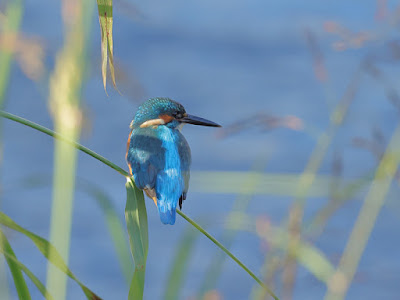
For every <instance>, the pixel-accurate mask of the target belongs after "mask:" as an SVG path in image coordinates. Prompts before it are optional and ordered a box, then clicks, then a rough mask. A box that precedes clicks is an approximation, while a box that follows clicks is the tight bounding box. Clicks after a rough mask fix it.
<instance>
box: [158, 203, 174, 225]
mask: <svg viewBox="0 0 400 300" xmlns="http://www.w3.org/2000/svg"><path fill="white" fill-rule="evenodd" d="M157 204H158V205H157V206H158V213H159V215H160V219H161V222H163V223H164V224H171V225H174V224H175V216H176V207H173V206H172V205H171V203H168V202H166V201H158V203H157Z"/></svg>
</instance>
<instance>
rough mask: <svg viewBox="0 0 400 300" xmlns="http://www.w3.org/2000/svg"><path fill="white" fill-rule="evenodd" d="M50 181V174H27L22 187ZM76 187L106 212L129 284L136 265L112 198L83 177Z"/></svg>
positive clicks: (38, 185)
mask: <svg viewBox="0 0 400 300" xmlns="http://www.w3.org/2000/svg"><path fill="white" fill-rule="evenodd" d="M50 181H51V177H50V176H48V175H45V174H42V175H41V174H35V175H32V176H27V177H26V178H25V179H23V180H22V182H23V184H22V188H36V187H41V186H47V185H49V182H50ZM18 187H21V183H18ZM76 188H77V190H80V191H82V192H84V193H87V194H88V195H89V196H91V197H93V199H95V201H96V204H97V205H98V206H99V208H100V210H101V211H102V213H103V214H104V217H105V221H106V225H107V228H108V231H109V232H110V236H111V239H112V241H113V244H114V248H115V251H116V253H117V258H118V260H119V263H120V265H121V269H122V272H123V274H124V277H125V279H126V282H127V284H128V285H129V284H130V282H131V279H132V275H133V269H134V265H133V263H132V257H131V253H130V251H129V248H128V247H127V246H128V241H127V238H126V231H125V224H124V223H123V222H122V220H121V219H120V218H119V214H118V213H117V211H116V208H115V206H114V204H113V202H112V199H111V198H110V196H109V195H108V194H107V193H106V192H105V191H104V190H103V189H102V188H101V187H100V186H98V185H96V184H94V183H92V182H90V181H88V180H85V179H83V178H77V182H76Z"/></svg>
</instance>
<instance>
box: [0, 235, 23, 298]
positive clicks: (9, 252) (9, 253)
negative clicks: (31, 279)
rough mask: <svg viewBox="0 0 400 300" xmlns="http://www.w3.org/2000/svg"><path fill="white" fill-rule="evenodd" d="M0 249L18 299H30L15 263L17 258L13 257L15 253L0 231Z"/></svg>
mask: <svg viewBox="0 0 400 300" xmlns="http://www.w3.org/2000/svg"><path fill="white" fill-rule="evenodd" d="M0 248H1V250H2V252H3V253H4V254H5V255H4V257H5V259H6V261H7V264H8V267H9V268H10V271H11V275H12V277H13V279H14V285H15V289H16V290H17V293H18V298H19V299H21V300H28V299H31V295H30V293H29V289H28V286H27V285H26V282H25V278H24V275H22V272H21V269H20V268H19V265H18V264H17V263H15V260H17V257H16V256H15V253H14V251H13V249H12V248H11V245H10V243H9V242H8V239H7V238H6V236H5V235H4V234H3V232H2V231H1V230H0Z"/></svg>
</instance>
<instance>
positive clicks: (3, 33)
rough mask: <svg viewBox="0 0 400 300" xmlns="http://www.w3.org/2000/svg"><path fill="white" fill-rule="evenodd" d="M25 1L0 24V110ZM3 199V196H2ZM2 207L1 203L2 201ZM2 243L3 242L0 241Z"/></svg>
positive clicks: (0, 286)
mask: <svg viewBox="0 0 400 300" xmlns="http://www.w3.org/2000/svg"><path fill="white" fill-rule="evenodd" d="M23 8H24V6H23V1H22V0H13V1H9V2H8V3H7V6H6V9H5V13H4V16H5V18H4V20H3V22H2V23H1V24H0V37H2V38H3V39H4V40H7V45H8V47H9V48H7V47H6V46H5V45H3V47H2V48H0V66H1V67H0V109H4V107H5V99H6V97H5V95H6V90H7V86H8V82H9V78H10V73H11V65H12V61H13V52H14V49H13V46H14V45H15V41H16V39H17V34H18V31H19V27H20V24H21V20H22V15H23ZM2 140H3V122H2V121H1V120H0V164H2V161H3V145H2ZM0 197H1V195H0ZM0 199H1V198H0ZM0 205H1V201H0ZM0 242H2V241H0ZM0 298H1V299H5V300H6V299H9V298H10V296H9V291H8V282H7V273H6V272H5V262H4V260H3V259H0Z"/></svg>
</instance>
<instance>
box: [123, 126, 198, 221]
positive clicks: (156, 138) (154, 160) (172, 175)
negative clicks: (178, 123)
mask: <svg viewBox="0 0 400 300" xmlns="http://www.w3.org/2000/svg"><path fill="white" fill-rule="evenodd" d="M127 162H128V164H129V166H130V168H131V171H132V175H133V177H134V179H135V183H136V185H137V187H138V188H140V189H145V190H147V191H152V192H153V194H154V193H155V195H156V198H157V207H158V211H159V214H160V218H161V221H162V222H163V223H165V224H174V223H175V211H176V205H177V203H178V201H179V204H180V206H181V205H182V201H183V200H184V199H185V198H186V193H187V191H188V188H189V177H190V163H191V158H190V148H189V145H188V144H187V142H186V140H185V138H184V137H183V135H182V134H181V133H180V132H179V131H178V130H171V129H169V128H167V127H165V126H159V127H158V128H157V129H154V128H149V127H148V128H137V129H134V130H133V131H132V133H131V136H130V141H129V146H128V150H127Z"/></svg>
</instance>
